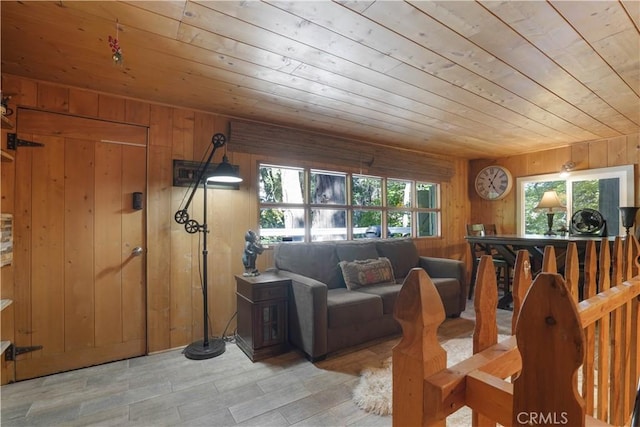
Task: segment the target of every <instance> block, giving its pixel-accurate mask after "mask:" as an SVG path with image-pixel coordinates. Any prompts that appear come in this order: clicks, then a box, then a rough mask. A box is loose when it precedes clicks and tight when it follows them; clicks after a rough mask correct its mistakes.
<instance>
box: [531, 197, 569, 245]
mask: <svg viewBox="0 0 640 427" xmlns="http://www.w3.org/2000/svg"><path fill="white" fill-rule="evenodd" d="M533 209H534V210H537V211H544V212H546V213H547V225H548V226H549V229H548V230H547V231H546V232H545V233H544V234H545V236H554V235H555V234H556V233H554V231H553V216H554V215H555V213H556V212H564V211H566V210H567V208H566V207H565V206H564V205H563V204H562V202H561V201H560V197H558V193H556V192H555V190H551V191H545V192H544V194H543V195H542V199H540V202H538V205H537V206H536V207H535V208H533Z"/></svg>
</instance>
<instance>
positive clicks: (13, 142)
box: [7, 133, 44, 150]
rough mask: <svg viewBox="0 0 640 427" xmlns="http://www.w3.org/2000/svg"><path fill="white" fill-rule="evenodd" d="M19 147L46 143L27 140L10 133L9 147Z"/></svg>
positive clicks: (41, 145) (8, 135)
mask: <svg viewBox="0 0 640 427" xmlns="http://www.w3.org/2000/svg"><path fill="white" fill-rule="evenodd" d="M18 147H44V144H42V143H41V142H32V141H26V140H24V139H20V138H18V136H17V135H16V134H15V133H8V134H7V148H8V149H9V150H15V149H17V148H18Z"/></svg>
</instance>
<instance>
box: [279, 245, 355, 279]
mask: <svg viewBox="0 0 640 427" xmlns="http://www.w3.org/2000/svg"><path fill="white" fill-rule="evenodd" d="M274 259H275V266H276V268H278V269H280V270H286V271H291V272H292V273H297V274H300V275H302V276H307V277H310V278H312V279H314V280H317V281H319V282H322V283H324V284H326V285H327V287H328V288H329V289H333V288H344V282H343V281H342V272H341V271H340V267H338V257H337V256H336V250H335V244H334V243H281V244H279V245H277V246H276V248H275V250H274Z"/></svg>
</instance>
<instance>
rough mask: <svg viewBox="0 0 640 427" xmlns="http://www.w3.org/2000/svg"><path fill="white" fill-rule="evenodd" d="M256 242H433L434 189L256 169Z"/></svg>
mask: <svg viewBox="0 0 640 427" xmlns="http://www.w3.org/2000/svg"><path fill="white" fill-rule="evenodd" d="M259 181H260V182H259V203H260V233H259V234H260V237H261V239H262V240H263V241H264V242H266V243H274V242H281V241H321V240H347V239H364V238H381V237H411V236H413V237H433V236H437V235H438V234H439V231H440V230H439V223H440V206H439V194H438V191H439V185H437V184H434V183H427V182H416V181H410V180H399V179H391V178H389V179H387V178H383V177H377V176H366V175H355V174H348V173H344V172H337V171H324V170H316V169H302V168H292V167H285V166H275V165H266V164H261V165H259Z"/></svg>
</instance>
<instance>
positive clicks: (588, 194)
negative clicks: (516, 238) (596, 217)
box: [517, 166, 634, 236]
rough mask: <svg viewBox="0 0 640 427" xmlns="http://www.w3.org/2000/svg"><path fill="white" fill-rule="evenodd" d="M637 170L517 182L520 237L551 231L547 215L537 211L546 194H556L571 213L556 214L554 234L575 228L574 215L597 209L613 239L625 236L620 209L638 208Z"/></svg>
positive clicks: (618, 169) (619, 168)
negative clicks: (635, 194) (572, 223)
mask: <svg viewBox="0 0 640 427" xmlns="http://www.w3.org/2000/svg"><path fill="white" fill-rule="evenodd" d="M633 186H634V182H633V166H617V167H611V168H602V169H590V170H584V171H574V172H572V173H571V174H570V175H569V176H568V177H566V178H560V176H559V174H547V175H538V176H529V177H522V178H518V179H517V187H518V194H517V203H518V206H517V210H518V218H519V221H518V233H520V234H543V233H544V232H545V231H546V230H547V217H546V214H545V213H544V212H537V211H535V210H534V208H535V206H536V205H537V203H538V201H539V200H540V198H541V197H542V194H543V193H544V192H545V191H547V190H556V192H557V193H558V195H559V196H560V198H561V200H562V201H563V202H564V203H565V204H566V207H567V211H566V212H562V213H556V214H555V216H554V220H553V223H554V230H555V229H558V228H560V227H561V226H562V225H564V226H565V227H566V228H567V229H570V227H571V218H572V215H573V214H574V213H575V212H577V211H579V210H582V209H586V208H589V209H595V210H597V211H599V212H600V213H601V214H602V216H603V217H604V219H605V220H606V221H607V232H608V234H609V235H610V236H615V235H618V234H622V233H623V228H622V224H621V221H620V212H619V210H618V207H619V206H633V204H634V189H633Z"/></svg>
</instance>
